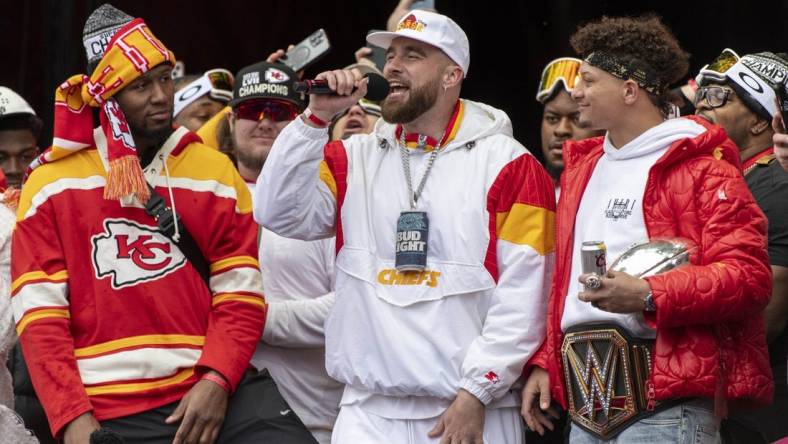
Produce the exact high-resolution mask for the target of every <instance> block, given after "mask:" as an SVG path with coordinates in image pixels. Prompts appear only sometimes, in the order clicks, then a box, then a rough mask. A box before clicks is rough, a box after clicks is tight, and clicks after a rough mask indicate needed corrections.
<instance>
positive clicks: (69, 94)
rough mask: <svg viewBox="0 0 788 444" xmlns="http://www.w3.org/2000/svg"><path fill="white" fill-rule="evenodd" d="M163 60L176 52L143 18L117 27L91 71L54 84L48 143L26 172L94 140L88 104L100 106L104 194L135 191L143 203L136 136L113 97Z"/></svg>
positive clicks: (144, 187) (115, 196)
mask: <svg viewBox="0 0 788 444" xmlns="http://www.w3.org/2000/svg"><path fill="white" fill-rule="evenodd" d="M164 62H168V63H170V64H173V65H174V64H175V55H174V54H173V53H172V51H170V50H168V49H167V48H166V47H165V46H164V45H163V44H162V43H161V41H159V39H157V38H156V37H155V36H154V35H153V33H152V32H151V31H150V29H149V28H148V26H147V25H145V22H144V21H143V20H142V19H140V18H137V19H134V20H133V21H131V22H129V23H127V24H126V25H125V26H123V27H122V28H120V29H119V30H118V32H117V33H115V35H114V36H113V37H112V40H110V42H109V44H108V45H107V50H106V52H105V53H104V57H103V58H102V59H101V61H100V62H99V64H98V66H97V67H96V69H95V70H94V71H93V74H92V75H91V76H90V77H88V76H86V75H85V74H76V75H74V76H71V77H69V78H68V80H66V81H65V82H63V83H62V84H61V85H60V86H58V87H57V89H56V90H55V125H54V137H53V138H52V146H51V147H49V148H47V149H46V150H45V151H44V152H43V153H42V154H41V155H40V156H39V157H38V158H37V159H36V160H34V161H33V162H32V163H31V164H30V167H28V170H27V174H26V176H25V178H27V176H28V175H29V174H30V172H31V171H32V170H33V169H35V168H37V167H39V166H41V165H44V164H47V163H50V162H53V161H55V160H58V159H61V158H63V157H66V156H68V155H69V154H72V153H74V152H77V151H79V150H81V149H83V148H87V147H90V146H93V145H94V141H93V115H92V110H91V108H100V109H101V111H100V120H101V128H102V130H103V131H104V134H105V135H106V138H107V155H108V158H109V159H108V160H109V170H108V171H107V185H106V186H105V187H104V198H105V199H113V200H120V199H121V198H123V197H131V196H136V197H137V199H139V200H140V201H141V202H142V203H145V202H147V201H148V198H149V197H150V191H149V190H148V186H147V184H146V183H145V177H144V176H143V173H142V167H141V166H140V162H139V157H138V156H137V149H136V146H135V144H134V139H133V138H132V135H131V131H130V130H129V125H128V122H127V121H126V116H125V115H124V114H123V110H121V109H120V106H119V105H118V102H117V101H116V100H115V99H113V98H112V97H113V96H114V95H115V94H116V93H118V92H119V91H120V90H122V89H123V88H125V87H126V86H128V85H129V84H130V83H131V82H133V81H134V80H136V79H137V78H138V77H140V76H141V75H143V74H145V73H146V72H148V71H150V70H151V69H152V68H154V67H156V66H157V65H159V64H161V63H164Z"/></svg>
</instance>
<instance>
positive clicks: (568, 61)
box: [536, 57, 583, 103]
mask: <svg viewBox="0 0 788 444" xmlns="http://www.w3.org/2000/svg"><path fill="white" fill-rule="evenodd" d="M582 62H583V61H582V60H580V59H575V58H572V57H562V58H560V59H555V60H553V61H552V62H550V63H548V64H547V66H545V68H544V70H542V77H541V80H540V81H539V89H538V90H537V92H536V100H537V101H539V102H541V103H544V102H545V101H546V100H547V99H548V98H550V97H552V95H553V94H554V93H555V91H556V88H557V87H558V86H559V83H563V88H564V89H565V90H566V91H567V92H568V93H570V94H571V93H572V90H573V89H574V88H575V84H576V83H577V79H578V78H579V77H580V64H581V63H582Z"/></svg>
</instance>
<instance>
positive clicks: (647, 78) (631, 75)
mask: <svg viewBox="0 0 788 444" xmlns="http://www.w3.org/2000/svg"><path fill="white" fill-rule="evenodd" d="M585 62H586V63H588V64H589V65H591V66H595V67H597V68H599V69H601V70H603V71H606V72H608V73H610V74H612V75H613V76H615V77H618V78H619V79H621V80H629V79H632V80H634V81H635V82H636V83H637V84H638V85H639V86H640V87H641V88H643V89H645V90H646V91H648V92H650V93H651V94H656V95H659V94H660V93H661V92H662V91H663V89H664V85H662V82H660V81H659V79H658V78H657V76H656V74H654V73H653V72H652V71H650V70H647V69H643V68H637V67H634V66H628V65H627V64H625V63H623V62H621V61H620V60H619V59H618V58H617V57H615V56H613V55H611V54H608V53H606V52H604V51H594V52H592V53H591V54H589V55H588V57H586V59H585Z"/></svg>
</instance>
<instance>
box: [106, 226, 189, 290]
mask: <svg viewBox="0 0 788 444" xmlns="http://www.w3.org/2000/svg"><path fill="white" fill-rule="evenodd" d="M91 241H92V242H93V268H94V269H95V271H96V277H97V278H98V279H102V278H105V277H110V278H111V279H112V288H115V289H118V288H123V287H128V286H132V285H137V284H138V283H140V282H145V281H151V280H156V279H159V278H160V277H163V276H165V275H167V274H169V273H172V272H173V271H175V270H177V269H179V268H181V267H182V266H183V265H184V264H185V263H186V257H185V256H184V255H183V253H181V251H180V249H178V247H176V246H175V245H173V243H172V242H171V241H170V239H169V238H167V237H166V236H165V235H164V234H162V233H160V232H159V231H158V230H157V229H156V227H152V226H147V225H141V224H138V223H137V222H134V221H130V220H128V219H107V220H105V221H104V232H103V233H100V234H97V235H95V236H93V237H92V238H91Z"/></svg>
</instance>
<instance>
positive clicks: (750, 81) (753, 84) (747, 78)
mask: <svg viewBox="0 0 788 444" xmlns="http://www.w3.org/2000/svg"><path fill="white" fill-rule="evenodd" d="M739 78H740V79H741V81H742V82H744V83H745V84H746V85H747V86H749V87H750V88H752V89H753V90H754V91H756V92H758V93H760V94H763V86H761V83H760V82H759V81H757V80H755V79H754V78H753V77H752V76H751V75H749V74H747V73H746V72H739Z"/></svg>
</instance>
